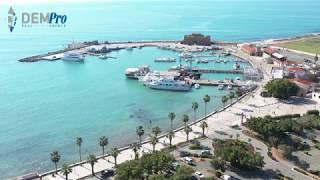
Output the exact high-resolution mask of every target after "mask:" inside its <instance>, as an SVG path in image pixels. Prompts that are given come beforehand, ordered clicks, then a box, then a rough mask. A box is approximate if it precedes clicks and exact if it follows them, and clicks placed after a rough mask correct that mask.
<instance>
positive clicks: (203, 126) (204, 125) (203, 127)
mask: <svg viewBox="0 0 320 180" xmlns="http://www.w3.org/2000/svg"><path fill="white" fill-rule="evenodd" d="M200 127H201V129H202V137H205V135H204V130H205V129H206V128H208V123H207V122H205V121H202V122H201V124H200Z"/></svg>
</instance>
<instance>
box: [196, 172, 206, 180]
mask: <svg viewBox="0 0 320 180" xmlns="http://www.w3.org/2000/svg"><path fill="white" fill-rule="evenodd" d="M194 174H195V175H196V176H198V177H199V178H200V179H201V178H204V175H203V174H202V173H201V172H199V171H197V172H195V173H194Z"/></svg>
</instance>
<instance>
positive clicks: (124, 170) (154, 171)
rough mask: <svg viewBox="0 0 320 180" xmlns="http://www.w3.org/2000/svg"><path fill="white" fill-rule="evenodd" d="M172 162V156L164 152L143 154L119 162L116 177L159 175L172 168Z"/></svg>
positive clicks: (119, 178) (124, 178)
mask: <svg viewBox="0 0 320 180" xmlns="http://www.w3.org/2000/svg"><path fill="white" fill-rule="evenodd" d="M173 162H174V157H172V156H171V155H169V154H167V153H165V152H155V153H152V154H144V155H143V156H142V157H141V158H140V159H138V160H131V161H127V162H124V163H122V164H120V165H119V166H118V168H117V176H116V179H118V180H122V179H123V180H127V179H143V177H145V176H152V175H158V174H160V175H161V174H164V173H165V172H166V171H167V170H169V169H171V168H172V163H173ZM155 177H158V176H154V178H155ZM155 179H157V178H155Z"/></svg>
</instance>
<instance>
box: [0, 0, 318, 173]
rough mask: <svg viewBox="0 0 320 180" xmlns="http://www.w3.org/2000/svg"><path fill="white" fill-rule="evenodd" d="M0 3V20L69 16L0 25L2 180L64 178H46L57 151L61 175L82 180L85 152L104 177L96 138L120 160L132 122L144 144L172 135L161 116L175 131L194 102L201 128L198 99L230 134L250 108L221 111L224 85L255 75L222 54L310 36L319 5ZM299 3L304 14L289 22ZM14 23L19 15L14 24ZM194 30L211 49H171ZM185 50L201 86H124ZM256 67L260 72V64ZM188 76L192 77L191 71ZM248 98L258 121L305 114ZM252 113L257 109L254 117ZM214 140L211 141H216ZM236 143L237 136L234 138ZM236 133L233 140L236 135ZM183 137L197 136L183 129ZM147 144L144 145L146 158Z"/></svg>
mask: <svg viewBox="0 0 320 180" xmlns="http://www.w3.org/2000/svg"><path fill="white" fill-rule="evenodd" d="M9 3H10V4H8V6H7V5H4V6H1V7H0V9H1V12H4V14H3V17H6V16H7V13H6V12H7V11H8V8H9V6H10V5H12V6H13V8H14V9H15V10H16V12H18V13H19V12H21V11H27V12H33V11H39V10H41V11H43V12H46V11H48V12H51V11H52V10H53V9H54V10H58V11H61V12H64V13H65V14H67V15H68V17H70V19H69V22H70V23H69V24H68V25H67V26H66V27H64V28H51V27H41V26H39V27H38V26H36V25H35V26H33V27H21V26H20V23H18V24H17V26H16V28H15V30H14V31H13V32H12V33H10V32H9V31H8V28H6V27H7V23H6V21H2V27H4V28H2V29H1V30H0V34H1V42H2V43H1V45H0V47H1V48H0V52H1V62H0V64H1V66H0V69H1V70H0V84H1V88H0V97H1V99H2V101H3V102H4V103H2V104H1V105H0V114H1V122H0V126H1V127H4V128H3V129H2V131H1V132H0V137H1V138H0V145H1V147H2V149H1V151H0V161H1V162H3V163H2V164H1V165H0V169H1V170H0V171H1V173H0V179H8V178H12V177H16V176H18V175H22V174H28V173H29V172H38V173H39V174H40V175H41V176H42V177H43V178H44V179H64V176H63V175H62V174H61V172H59V175H57V176H56V177H52V174H53V173H54V171H52V170H53V169H54V164H53V163H52V162H51V160H50V154H51V153H52V151H55V150H57V151H59V153H60V154H61V160H60V162H59V163H58V169H59V168H60V167H61V165H62V164H64V163H66V164H69V165H70V166H72V167H74V168H72V170H73V172H72V173H71V174H70V179H77V178H82V177H86V176H89V175H90V174H91V171H90V164H87V163H85V159H86V158H87V156H88V155H89V154H95V155H97V157H98V158H99V160H98V161H99V162H98V164H97V166H96V170H97V172H98V171H103V170H104V169H112V168H113V166H114V164H113V158H112V157H111V156H108V157H105V159H101V156H100V155H101V152H100V151H101V147H99V145H98V139H99V138H100V137H101V136H106V137H108V138H109V144H108V146H107V147H106V151H107V152H108V153H109V151H110V149H111V148H112V147H119V149H120V150H121V151H122V150H124V151H122V152H123V153H121V154H120V156H119V163H121V162H124V161H125V160H129V159H131V158H132V157H130V156H131V154H130V153H131V150H129V149H127V150H125V149H122V148H121V147H128V145H129V143H132V142H136V141H137V135H136V133H135V130H136V129H135V128H136V127H137V126H140V125H142V126H144V129H145V135H144V136H143V138H148V137H149V136H148V135H149V134H150V133H151V131H152V127H154V126H159V127H161V129H162V131H163V132H167V131H169V130H170V125H168V124H169V119H168V113H169V112H175V113H176V119H175V121H174V122H173V123H174V129H177V130H179V129H180V130H181V127H182V126H183V122H182V121H181V118H182V117H183V115H184V114H188V115H189V117H190V120H191V119H192V121H193V113H192V112H193V109H192V108H191V104H192V103H193V102H198V103H199V108H198V118H197V119H199V120H202V118H201V117H200V115H201V116H202V115H203V114H204V111H205V109H204V102H203V96H204V95H205V94H208V95H209V96H210V97H211V101H210V102H209V103H208V104H207V108H208V110H210V112H211V111H212V114H210V115H213V116H211V117H210V119H209V121H208V123H210V125H209V127H210V129H209V132H210V133H211V132H213V131H214V129H216V130H220V131H226V132H227V131H228V130H225V129H222V130H221V129H219V128H222V127H223V128H224V127H226V128H228V126H229V125H231V124H233V123H239V122H240V117H239V116H237V115H236V114H238V113H241V109H249V110H251V109H252V107H251V106H249V105H245V103H246V102H247V101H242V102H241V103H238V104H237V105H236V106H235V107H234V108H231V109H230V111H229V109H228V110H225V108H224V107H223V103H222V102H221V97H223V96H228V95H229V92H230V91H236V90H237V89H238V86H237V85H236V84H233V85H232V86H234V87H233V89H232V90H228V89H227V87H228V85H230V83H231V80H235V79H238V77H239V78H240V81H239V88H240V86H242V85H244V84H245V81H246V80H245V79H246V74H245V73H244V69H245V68H246V67H252V64H251V61H250V63H248V61H244V60H241V58H243V59H246V60H250V59H251V58H250V57H248V56H239V58H238V57H237V58H236V57H235V56H234V55H237V54H236V53H234V54H233V55H231V56H224V55H223V54H221V57H220V58H219V53H220V52H225V53H227V52H228V49H229V48H230V47H235V46H236V45H237V42H240V43H244V42H252V41H260V40H261V39H264V40H266V39H278V38H286V37H290V36H297V35H300V34H305V33H310V32H314V31H316V30H317V29H318V24H317V23H314V22H317V20H318V11H317V9H319V2H318V1H316V0H310V1H308V3H305V2H303V3H302V2H300V1H294V2H291V1H290V3H289V4H290V8H288V2H287V1H281V2H280V1H279V2H277V3H270V2H259V8H256V5H257V4H256V3H254V2H250V3H249V2H240V1H236V0H232V2H230V3H232V5H233V6H232V9H230V3H226V2H224V1H215V6H212V1H203V2H202V1H201V3H199V2H198V1H194V0H191V1H190V2H189V1H188V3H182V2H181V3H180V2H178V3H175V2H173V1H170V2H169V1H165V2H160V1H159V2H151V1H150V2H149V1H144V2H143V3H140V2H139V3H137V2H134V1H125V2H118V1H112V2H111V1H110V2H105V3H97V4H96V3H92V2H91V1H90V2H77V3H63V4H62V3H59V2H53V3H52V4H46V3H39V4H28V3H25V4H21V5H20V4H15V3H12V2H9ZM105 6H106V7H105ZM296 7H299V8H298V9H299V11H303V12H305V13H300V14H299V17H297V8H296ZM186 10H187V11H188V12H192V13H187V11H186ZM243 12H248V13H247V14H243ZM84 14H85V15H86V16H84ZM127 14H130V17H129V16H128V15H127ZM235 17H237V22H236V23H235ZM274 19H277V21H274ZM292 19H293V20H294V21H292ZM306 19H308V20H307V21H306ZM18 20H19V21H20V20H21V19H20V18H19V17H18ZM248 22H250V25H248ZM262 22H263V24H264V26H263V27H261V23H262ZM292 22H294V23H292ZM140 24H142V25H140ZM192 32H200V33H204V34H207V35H211V37H212V39H214V40H215V41H218V42H219V43H217V44H216V45H215V46H212V47H211V48H210V49H208V48H207V47H200V46H199V47H198V48H196V47H191V46H192V45H190V46H184V45H178V44H179V42H180V41H181V39H182V37H183V35H186V34H191V33H192ZM93 40H98V41H93ZM72 42H75V43H72ZM68 44H74V45H75V47H67V45H68ZM79 44H80V45H81V44H82V46H78V45H79ZM104 46H105V47H106V48H107V47H108V49H107V50H108V51H106V52H101V50H102V48H103V47H104ZM68 48H69V49H68ZM224 49H225V50H226V51H224ZM89 50H90V51H89ZM70 51H74V52H77V53H79V55H80V58H81V57H82V55H84V56H85V57H84V58H85V59H84V61H83V62H70V61H65V60H63V58H64V54H65V53H68V52H70ZM99 51H100V52H99ZM207 51H208V53H205V52H207ZM184 52H190V53H192V54H193V55H195V56H194V58H193V60H194V61H192V62H191V63H192V66H193V67H194V68H195V67H197V68H196V69H199V70H200V71H201V72H200V73H201V78H200V79H198V80H195V79H193V80H190V82H189V84H192V88H191V89H190V90H189V91H187V92H176V91H163V90H153V89H150V88H148V87H146V86H144V85H143V83H142V82H140V81H139V80H131V79H128V78H126V77H125V75H124V73H125V70H126V69H127V68H131V67H132V68H137V67H140V66H141V65H143V64H148V65H149V66H150V68H152V70H154V71H159V72H169V71H170V69H178V68H179V66H180V64H179V58H180V54H181V53H184ZM211 52H215V53H214V54H211ZM159 57H173V58H175V59H176V62H154V60H155V59H156V58H159ZM76 59H77V57H76ZM197 60H199V63H198V62H197ZM224 60H226V63H225V62H224ZM239 60H241V61H239ZM236 62H238V63H239V64H240V65H241V69H240V70H239V71H235V70H234V67H233V66H234V64H235V63H236ZM253 65H255V67H257V68H259V62H258V61H257V63H256V64H253ZM173 66H176V67H175V68H173ZM181 66H182V67H187V66H190V62H188V61H185V60H182V62H181ZM181 66H180V67H181ZM192 71H193V72H194V73H196V70H192ZM263 73H264V74H267V73H269V71H263ZM169 76H171V75H169ZM185 81H188V79H185ZM206 81H207V82H209V83H206ZM219 81H220V82H219ZM221 81H223V82H225V83H227V84H224V89H223V90H219V89H218V88H219V87H218V86H219V85H217V84H221ZM195 84H199V85H200V88H198V89H196V88H195V87H194V85H195ZM211 84H214V85H211ZM255 95H256V98H254V97H251V94H250V95H249V96H245V97H243V99H244V100H246V99H250V101H248V103H247V104H256V105H258V106H261V107H262V106H263V107H264V108H261V112H263V115H268V114H267V112H272V111H274V110H276V111H279V112H280V115H282V114H281V113H282V111H284V109H285V110H286V111H285V112H291V111H297V112H301V113H304V112H305V111H302V110H301V109H300V108H299V107H296V106H294V107H293V110H292V107H290V106H291V105H283V106H281V107H283V108H277V104H275V105H272V104H271V103H270V104H271V105H270V106H269V104H268V102H269V101H268V100H267V102H264V101H263V99H259V98H257V97H258V96H259V94H258V93H256V94H255ZM264 105H265V106H264ZM307 106H308V105H307ZM310 106H311V105H310ZM308 108H309V106H308ZM216 112H219V113H216ZM259 113H260V109H259ZM248 114H250V113H248ZM257 114H258V110H257V111H255V113H253V114H252V116H255V115H257ZM191 117H192V118H191ZM191 124H192V123H191ZM211 124H212V125H211ZM222 125H225V126H222ZM198 126H199V125H198V124H196V125H194V127H193V128H194V131H195V133H196V132H200V131H201V129H200V128H199V127H198ZM177 132H178V131H177ZM230 135H231V134H230ZM76 137H82V138H83V140H84V141H83V144H82V145H83V146H82V148H83V149H82V150H83V161H82V162H80V163H79V156H78V146H77V145H76V143H75V138H76ZM161 137H162V136H161ZM176 137H177V138H175V142H174V144H179V143H180V142H182V141H184V140H185V134H184V132H181V131H180V132H178V133H177V135H176ZM214 137H218V136H217V134H214ZM233 137H236V134H235V133H234V134H233ZM243 137H244V136H242V134H241V137H240V139H241V138H243ZM190 138H197V136H194V134H193V133H192V136H190ZM146 140H147V139H146ZM245 140H247V138H246V139H245ZM162 141H163V139H161V143H158V144H157V147H156V149H157V150H160V149H162V148H163V147H164V146H163V145H162ZM254 141H255V140H253V142H254ZM151 148H152V147H151V146H150V144H149V142H148V141H146V143H145V144H144V150H145V151H148V149H149V150H150V149H151ZM263 153H264V152H263ZM314 157H316V156H314ZM107 160H109V161H110V162H108V161H107ZM80 164H81V165H80ZM278 165H279V164H278ZM280 165H281V164H280ZM283 167H285V166H283ZM270 169H272V167H271V168H270ZM289 171H290V172H291V169H289V170H288V171H287V172H289Z"/></svg>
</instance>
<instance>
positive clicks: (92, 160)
mask: <svg viewBox="0 0 320 180" xmlns="http://www.w3.org/2000/svg"><path fill="white" fill-rule="evenodd" d="M97 162H98V160H97V158H96V156H95V155H93V154H90V155H89V156H88V163H90V165H91V172H92V175H94V164H95V163H97Z"/></svg>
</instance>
